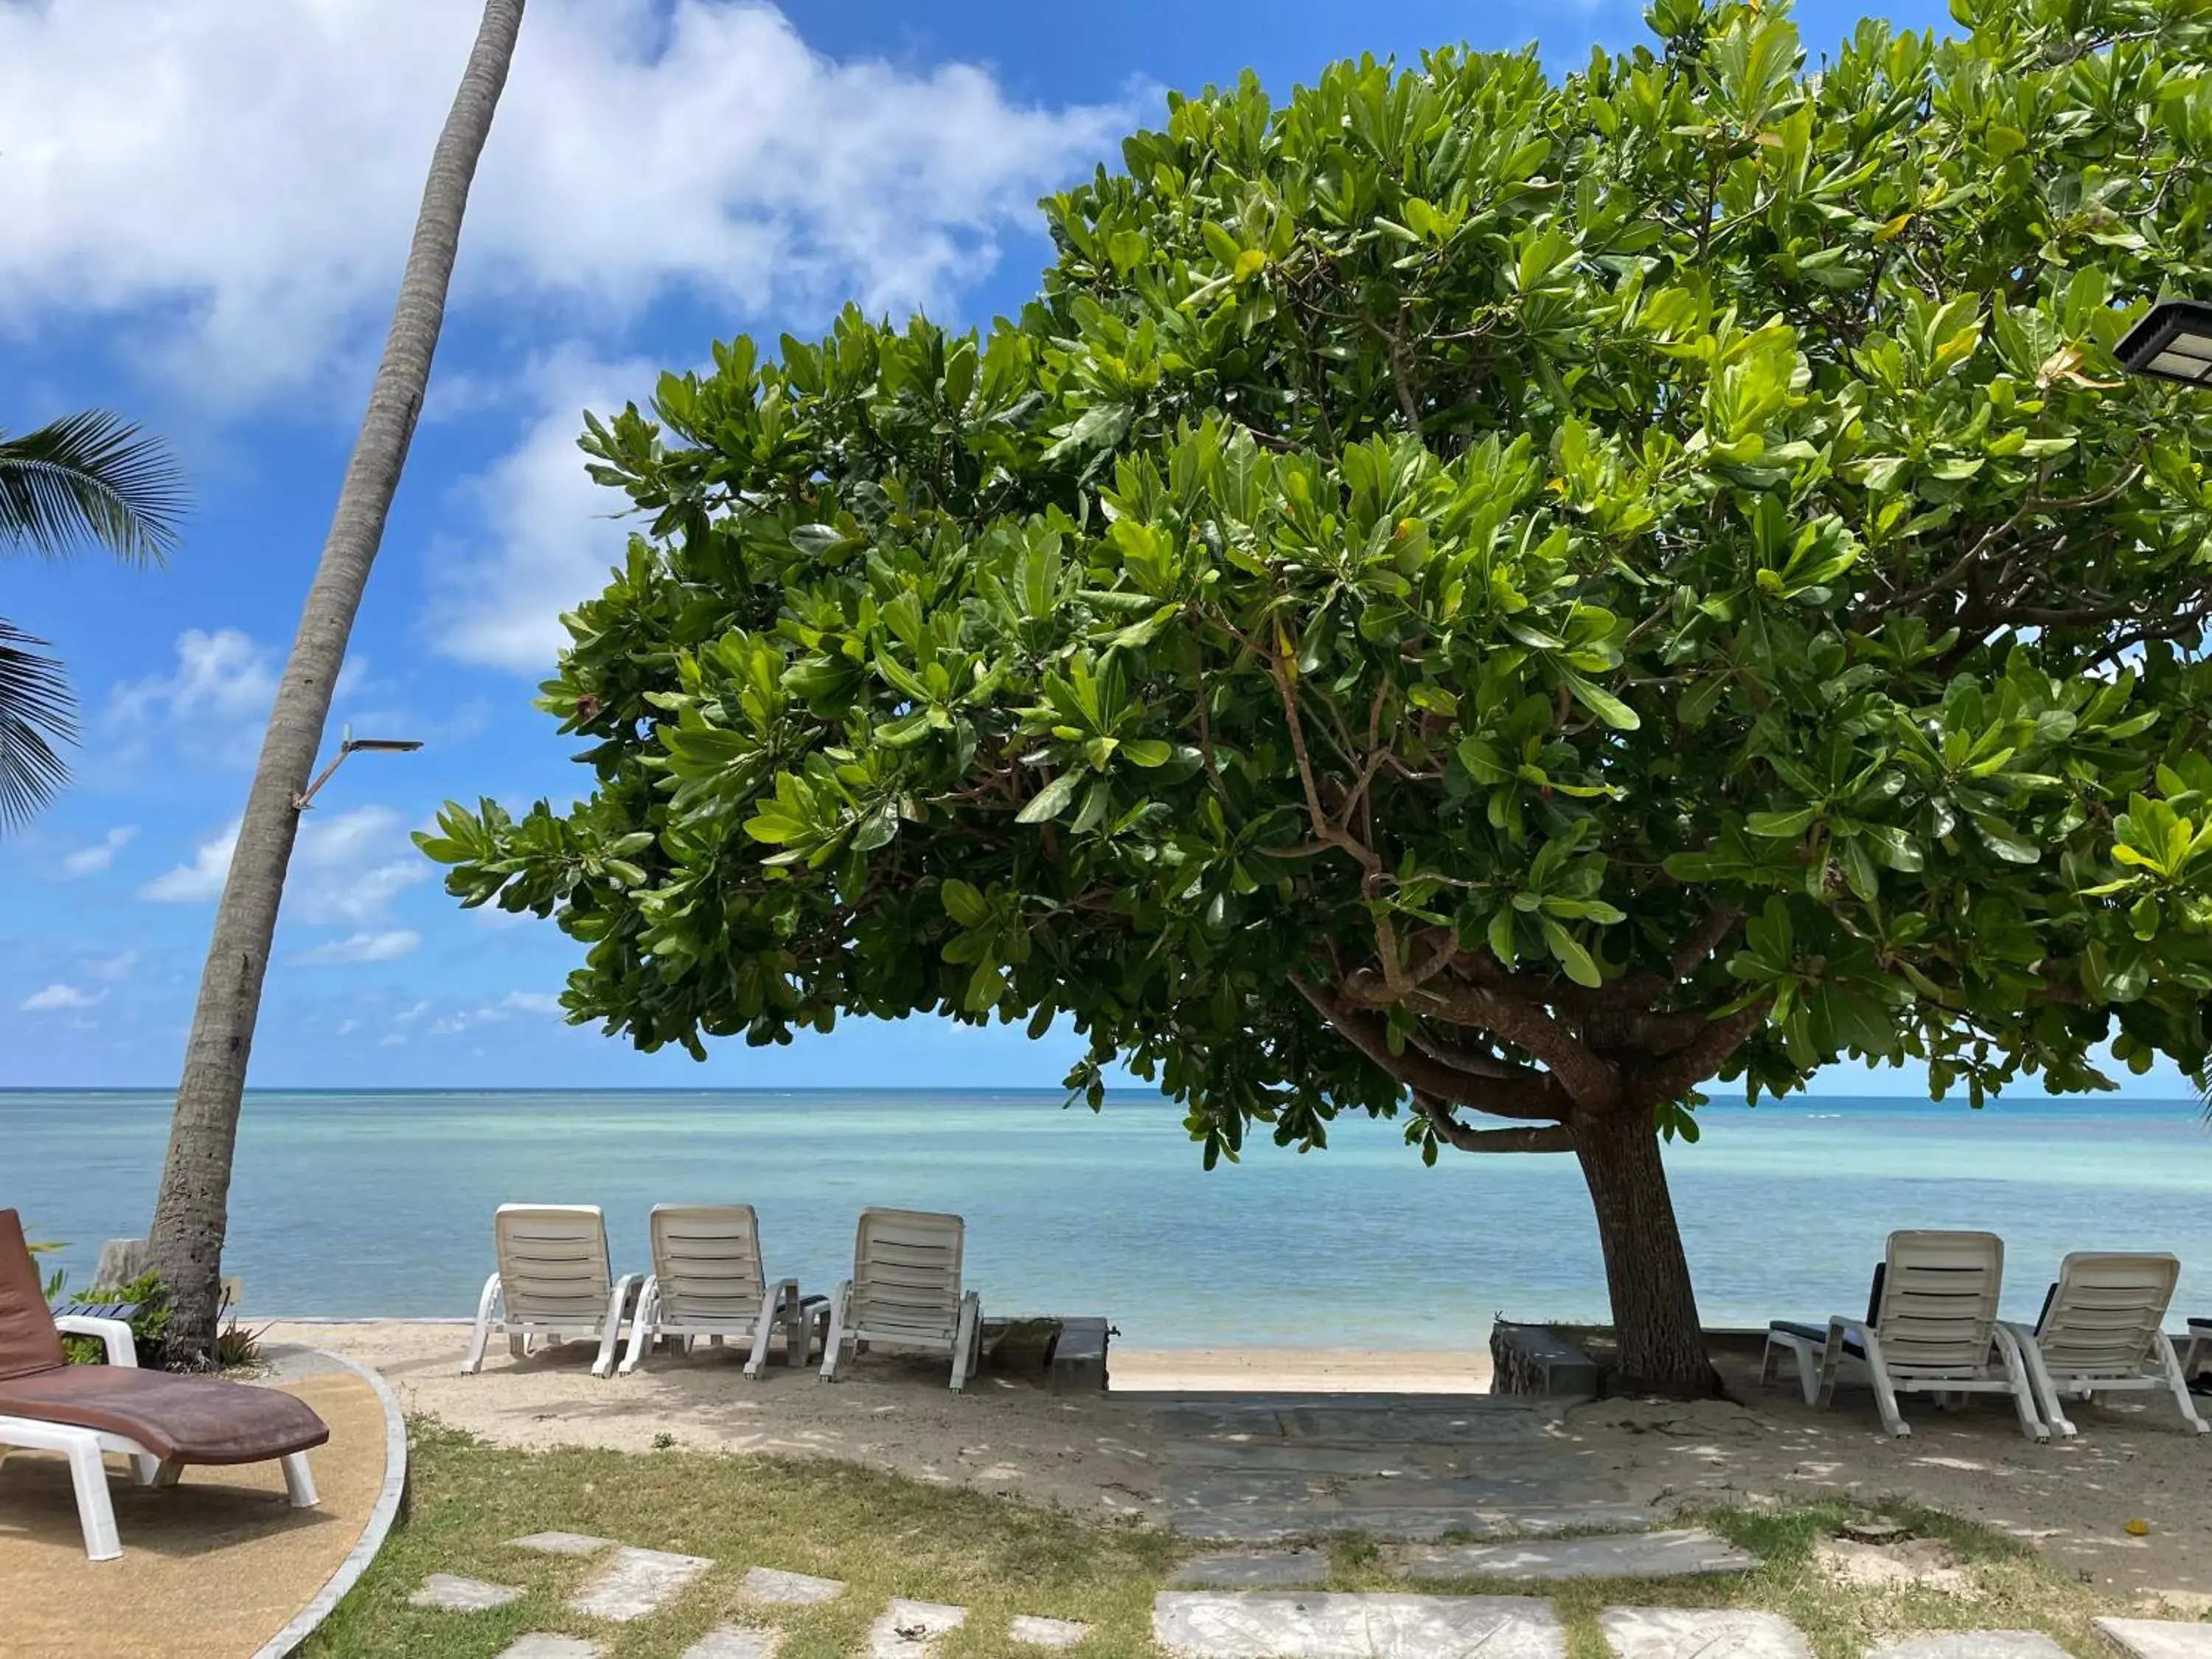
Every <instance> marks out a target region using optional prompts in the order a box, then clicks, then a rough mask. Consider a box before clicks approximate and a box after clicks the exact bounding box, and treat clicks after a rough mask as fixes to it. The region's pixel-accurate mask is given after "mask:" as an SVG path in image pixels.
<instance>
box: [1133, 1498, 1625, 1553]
mask: <svg viewBox="0 0 2212 1659" xmlns="http://www.w3.org/2000/svg"><path fill="white" fill-rule="evenodd" d="M1659 1519H1660V1516H1658V1515H1657V1514H1656V1512H1655V1511H1653V1510H1649V1509H1646V1508H1644V1506H1643V1505H1641V1504H1586V1505H1582V1506H1578V1507H1571V1508H1565V1509H1522V1508H1504V1509H1406V1510H1400V1509H1393V1510H1387V1511H1385V1510H1358V1511H1347V1510H1343V1509H1340V1508H1338V1507H1336V1506H1335V1505H1334V1504H1328V1503H1316V1504H1298V1505H1291V1504H1249V1505H1240V1506H1238V1507H1237V1508H1235V1509H1230V1510H1182V1511H1180V1512H1177V1513H1175V1514H1171V1515H1170V1516H1168V1517H1167V1524H1168V1525H1169V1526H1170V1527H1171V1528H1173V1529H1174V1530H1176V1532H1179V1533H1181V1534H1183V1536H1184V1537H1186V1538H1193V1539H1200V1540H1203V1541H1206V1542H1208V1543H1215V1544H1279V1543H1281V1542H1282V1541H1284V1540H1285V1539H1291V1538H1304V1537H1308V1536H1310V1535H1311V1534H1314V1533H1316V1532H1364V1533H1367V1534H1370V1535H1371V1536H1374V1537H1377V1538H1404V1539H1437V1538H1442V1537H1443V1536H1445V1535H1446V1534H1454V1535H1460V1536H1465V1537H1469V1538H1485V1539H1487V1538H1534V1537H1541V1536H1543V1535H1545V1534H1550V1533H1559V1532H1576V1531H1581V1530H1583V1529H1584V1528H1596V1529H1599V1530H1601V1531H1609V1532H1617V1533H1618V1532H1634V1531H1638V1530H1640V1529H1641V1528H1645V1527H1650V1526H1652V1525H1654V1524H1656V1522H1658V1520H1659Z"/></svg>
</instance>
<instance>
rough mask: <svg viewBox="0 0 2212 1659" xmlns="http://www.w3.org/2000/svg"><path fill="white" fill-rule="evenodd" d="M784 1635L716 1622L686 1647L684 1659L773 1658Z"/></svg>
mask: <svg viewBox="0 0 2212 1659" xmlns="http://www.w3.org/2000/svg"><path fill="white" fill-rule="evenodd" d="M782 1639H783V1638H782V1637H781V1634H780V1633H779V1632H775V1631H772V1630H748V1629H747V1628H746V1627H745V1626H743V1625H717V1626H715V1627H714V1629H712V1630H710V1631H708V1632H707V1633H706V1634H705V1635H704V1636H702V1637H701V1638H699V1639H698V1640H697V1641H696V1642H694V1643H693V1644H691V1645H690V1647H688V1648H686V1649H684V1659H774V1656H775V1645H776V1644H777V1643H778V1642H780V1641H781V1640H782Z"/></svg>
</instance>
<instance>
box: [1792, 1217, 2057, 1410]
mask: <svg viewBox="0 0 2212 1659" xmlns="http://www.w3.org/2000/svg"><path fill="white" fill-rule="evenodd" d="M2003 1283H2004V1241H2003V1240H2002V1239H2001V1238H1999V1237H1997V1236H1996V1234H1995V1233H1965V1232H1956V1233H1954V1232H1894V1233H1892V1234H1891V1235H1890V1236H1889V1247H1888V1249H1887V1252H1886V1254H1885V1255H1884V1259H1883V1261H1882V1265H1881V1267H1880V1268H1878V1269H1877V1270H1876V1271H1875V1281H1874V1290H1873V1293H1872V1294H1871V1296H1870V1297H1869V1299H1868V1301H1869V1305H1868V1309H1867V1316H1866V1317H1865V1318H1864V1319H1846V1318H1844V1317H1843V1316H1841V1315H1838V1316H1836V1317H1834V1318H1832V1319H1831V1320H1829V1321H1828V1328H1827V1329H1826V1330H1825V1331H1823V1330H1821V1329H1820V1328H1818V1327H1817V1326H1813V1325H1796V1324H1791V1323H1790V1322H1788V1321H1786V1320H1777V1321H1776V1322H1774V1323H1772V1324H1771V1325H1769V1326H1768V1327H1767V1328H1766V1352H1765V1357H1764V1358H1763V1359H1762V1360H1761V1362H1760V1364H1759V1381H1760V1382H1761V1383H1770V1382H1771V1381H1772V1380H1773V1376H1774V1367H1775V1361H1776V1359H1777V1358H1778V1356H1779V1355H1781V1354H1783V1353H1788V1354H1790V1356H1791V1357H1792V1358H1794V1359H1795V1360H1796V1364H1797V1379H1798V1383H1799V1384H1800V1386H1801V1387H1802V1389H1803V1390H1804V1393H1805V1403H1806V1404H1807V1405H1808V1406H1811V1405H1822V1406H1829V1405H1833V1404H1834V1403H1835V1397H1836V1384H1837V1383H1838V1380H1839V1379H1840V1378H1841V1376H1842V1374H1843V1372H1844V1370H1846V1368H1848V1369H1849V1370H1850V1372H1851V1375H1852V1380H1854V1381H1857V1380H1858V1379H1859V1378H1860V1377H1861V1376H1863V1377H1864V1379H1865V1380H1866V1381H1867V1382H1869V1383H1871V1384H1872V1385H1873V1387H1874V1397H1875V1407H1876V1408H1877V1409H1878V1410H1879V1411H1880V1412H1881V1425H1882V1427H1883V1428H1885V1429H1887V1430H1888V1431H1889V1432H1890V1433H1892V1434H1893V1435H1906V1434H1910V1433H1911V1432H1912V1431H1911V1428H1910V1427H1909V1426H1907V1425H1906V1423H1905V1419H1904V1418H1903V1416H1901V1415H1900V1414H1899V1412H1898V1409H1897V1396H1898V1395H1899V1394H1902V1393H1908V1392H1912V1393H1922V1394H1934V1395H1954V1394H2008V1395H2011V1396H2012V1401H2013V1408H2014V1409H2015V1411H2016V1412H2018V1413H2019V1414H2020V1431H2021V1433H2022V1434H2024V1435H2026V1436H2027V1437H2028V1438H2029V1439H2031V1440H2047V1439H2049V1438H2050V1437H2051V1431H2050V1430H2049V1429H2047V1428H2046V1427H2045V1426H2044V1423H2043V1419H2042V1418H2041V1417H2039V1415H2038V1414H2037V1413H2036V1405H2035V1387H2034V1384H2033V1382H2032V1381H2031V1380H2030V1379H2029V1376H2028V1371H2027V1361H2026V1360H2025V1359H2024V1358H2022V1357H2021V1351H2020V1343H2019V1341H2018V1340H2017V1339H2015V1337H2014V1335H2013V1334H2012V1333H2011V1332H2010V1331H2009V1330H2008V1329H2006V1328H2005V1327H2004V1326H2003V1325H2002V1324H2000V1323H1999V1322H1998V1321H1997V1296H1998V1292H1999V1291H2001V1290H2002V1287H2003Z"/></svg>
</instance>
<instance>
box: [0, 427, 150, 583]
mask: <svg viewBox="0 0 2212 1659" xmlns="http://www.w3.org/2000/svg"><path fill="white" fill-rule="evenodd" d="M184 511H185V483H184V474H183V473H182V472H181V471H179V470H178V468H177V465H176V463H175V462H174V461H173V460H171V459H169V453H168V451H167V449H166V448H165V447H163V446H162V444H161V441H160V440H159V439H158V438H150V437H147V436H145V435H143V434H142V433H141V432H140V430H139V429H138V428H137V427H136V426H134V425H132V424H131V422H128V421H125V420H121V419H118V417H117V416H113V415H111V414H109V413H108V412H107V411H106V410H103V409H88V410H84V411H82V413H80V414H76V415H65V416H63V417H62V418H61V419H60V420H58V421H53V422H49V423H48V424H46V425H45V426H42V427H40V428H39V429H38V430H37V431H35V432H27V433H25V434H23V435H22V436H21V437H20V438H11V437H9V436H7V435H5V434H4V433H0V547H9V546H13V547H16V548H21V549H27V550H30V551H32V552H34V553H40V554H43V555H45V556H46V557H48V558H61V557H64V556H67V555H68V554H70V553H71V552H74V551H75V550H76V547H77V545H78V544H80V543H82V542H86V541H90V542H93V543H94V544H97V545H99V546H101V547H105V548H106V549H107V550H109V551H110V552H112V553H113V554H114V555H115V556H116V557H118V558H119V559H121V560H123V561H124V562H126V563H129V564H159V563H160V562H161V560H162V558H163V556H165V555H167V553H168V551H169V550H171V549H172V548H173V547H174V546H175V545H176V541H177V521H178V520H179V519H180V518H181V517H183V515H184Z"/></svg>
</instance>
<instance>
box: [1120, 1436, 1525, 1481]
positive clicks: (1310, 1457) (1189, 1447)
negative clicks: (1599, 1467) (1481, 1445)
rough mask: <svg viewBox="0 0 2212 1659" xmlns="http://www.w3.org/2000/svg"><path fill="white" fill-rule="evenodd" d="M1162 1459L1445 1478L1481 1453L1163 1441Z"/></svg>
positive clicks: (1184, 1464)
mask: <svg viewBox="0 0 2212 1659" xmlns="http://www.w3.org/2000/svg"><path fill="white" fill-rule="evenodd" d="M1159 1444H1160V1461H1161V1462H1163V1463H1164V1464H1165V1465H1166V1466H1167V1467H1169V1468H1178V1469H1185V1468H1188V1469H1195V1468H1215V1469H1237V1470H1240V1471H1244V1472H1251V1473H1267V1472H1272V1471H1275V1470H1285V1469H1288V1470H1296V1471H1297V1472H1299V1473H1301V1474H1348V1475H1387V1476H1390V1477H1392V1478H1394V1479H1399V1478H1403V1477H1405V1476H1408V1475H1427V1476H1429V1477H1431V1478H1432V1479H1436V1480H1449V1479H1450V1478H1451V1477H1452V1476H1454V1475H1460V1474H1467V1473H1468V1470H1469V1469H1470V1468H1473V1467H1474V1460H1475V1459H1476V1458H1477V1457H1480V1456H1482V1455H1485V1454H1484V1453H1482V1452H1481V1451H1479V1450H1475V1449H1470V1448H1468V1447H1466V1446H1437V1445H1428V1444H1424V1443H1420V1442H1419V1441H1409V1442H1402V1443H1397V1444H1393V1445H1379V1446H1316V1445H1310V1444H1307V1443H1304V1442H1302V1441H1290V1440H1166V1441H1162V1442H1160V1443H1159Z"/></svg>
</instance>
